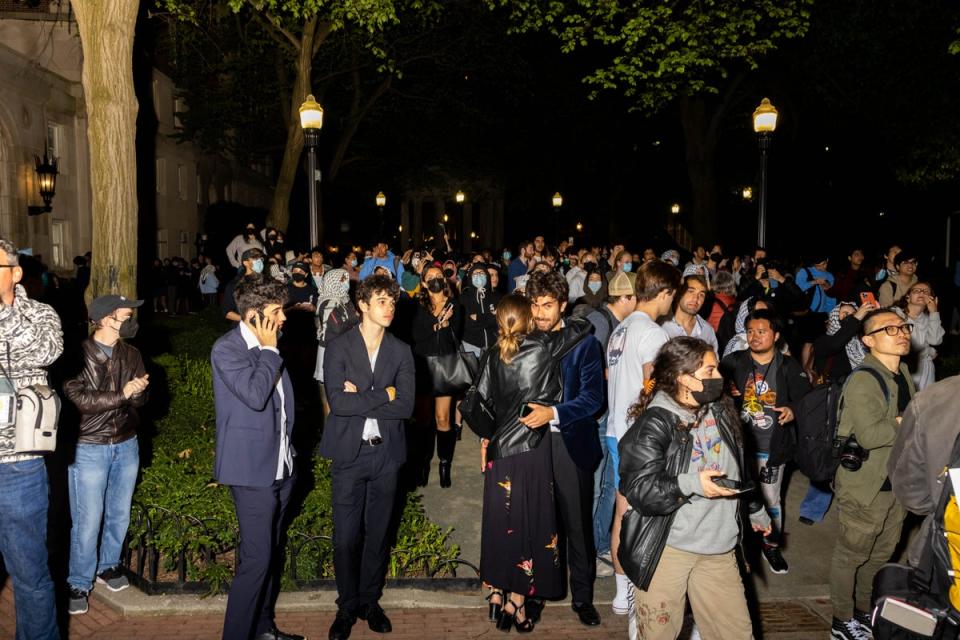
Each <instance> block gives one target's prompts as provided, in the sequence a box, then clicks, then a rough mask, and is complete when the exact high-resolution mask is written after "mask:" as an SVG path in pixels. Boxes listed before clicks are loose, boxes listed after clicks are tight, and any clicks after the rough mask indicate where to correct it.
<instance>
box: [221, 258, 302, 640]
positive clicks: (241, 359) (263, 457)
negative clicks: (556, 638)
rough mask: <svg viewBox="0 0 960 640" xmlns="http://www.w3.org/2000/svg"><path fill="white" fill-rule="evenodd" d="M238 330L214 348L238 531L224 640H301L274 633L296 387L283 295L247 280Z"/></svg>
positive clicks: (224, 455) (269, 284) (281, 289)
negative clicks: (285, 337)
mask: <svg viewBox="0 0 960 640" xmlns="http://www.w3.org/2000/svg"><path fill="white" fill-rule="evenodd" d="M234 297H235V299H236V303H237V311H238V313H239V315H240V322H239V323H237V326H236V327H234V328H233V329H231V330H230V331H228V332H227V333H226V334H225V335H224V336H222V337H221V338H220V339H219V340H217V342H216V344H214V345H213V352H212V353H211V355H210V361H211V363H212V365H213V397H214V402H215V404H216V414H217V443H216V458H215V460H214V470H213V472H214V477H215V478H216V480H217V482H219V483H221V484H224V485H227V486H229V487H230V493H231V494H232V496H233V503H234V505H235V506H236V512H237V522H238V523H239V525H240V545H239V547H238V549H237V570H236V576H235V577H234V579H233V583H232V584H231V585H230V597H229V598H228V599H227V612H226V615H225V617H224V623H223V638H224V640H235V639H237V638H254V639H255V640H303V636H299V635H295V634H290V633H284V632H282V631H279V630H277V627H276V624H275V623H274V605H275V604H276V602H277V596H278V595H279V594H280V571H281V570H282V569H283V548H284V543H285V533H286V528H287V521H286V519H285V515H286V509H287V505H288V503H289V502H290V494H291V492H292V490H293V485H294V479H295V477H296V474H295V472H294V465H293V457H294V455H296V454H295V452H294V450H293V444H292V443H291V435H292V433H293V414H294V401H293V386H291V384H290V377H289V376H288V375H287V372H286V369H285V368H284V366H283V360H282V359H281V357H280V352H279V351H278V350H277V334H278V333H279V331H280V328H281V327H282V326H283V323H284V320H286V316H285V315H284V313H283V306H284V304H286V302H287V290H286V287H285V286H284V285H282V284H280V283H279V282H277V281H276V280H273V279H272V278H268V277H266V276H263V275H260V274H255V275H250V276H246V277H244V278H243V279H242V280H241V281H240V282H239V283H238V285H237V288H236V290H235V292H234Z"/></svg>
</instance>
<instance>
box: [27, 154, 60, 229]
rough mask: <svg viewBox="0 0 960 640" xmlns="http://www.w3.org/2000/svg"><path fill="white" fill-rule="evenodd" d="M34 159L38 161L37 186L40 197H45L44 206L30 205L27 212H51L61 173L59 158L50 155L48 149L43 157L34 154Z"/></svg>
mask: <svg viewBox="0 0 960 640" xmlns="http://www.w3.org/2000/svg"><path fill="white" fill-rule="evenodd" d="M34 160H35V162H36V169H35V171H36V172H37V186H38V190H39V191H40V197H41V198H42V199H43V206H42V207H33V206H31V207H28V208H27V213H28V214H30V215H32V216H36V215H40V214H41V213H49V212H50V211H52V210H53V207H52V206H51V204H50V203H51V202H53V197H54V196H55V195H57V175H58V174H59V171H58V169H57V165H58V161H57V158H51V157H49V156H48V155H47V152H46V151H44V152H43V158H40V156H34Z"/></svg>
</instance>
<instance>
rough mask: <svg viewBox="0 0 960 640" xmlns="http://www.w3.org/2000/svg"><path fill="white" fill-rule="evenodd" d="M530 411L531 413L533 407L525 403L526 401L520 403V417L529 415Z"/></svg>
mask: <svg viewBox="0 0 960 640" xmlns="http://www.w3.org/2000/svg"><path fill="white" fill-rule="evenodd" d="M531 413H533V408H532V407H531V406H530V405H529V404H527V403H526V402H524V403H523V404H522V405H520V417H521V418H526V417H527V416H528V415H530V414H531Z"/></svg>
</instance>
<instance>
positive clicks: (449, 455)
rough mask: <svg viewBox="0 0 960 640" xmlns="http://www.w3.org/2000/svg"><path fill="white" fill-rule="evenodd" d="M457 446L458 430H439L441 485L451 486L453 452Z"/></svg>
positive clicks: (438, 452)
mask: <svg viewBox="0 0 960 640" xmlns="http://www.w3.org/2000/svg"><path fill="white" fill-rule="evenodd" d="M456 448H457V433H456V431H453V430H450V431H437V457H438V458H439V459H440V486H441V487H443V488H444V489H447V488H449V487H450V465H451V464H452V463H453V452H454V449H456Z"/></svg>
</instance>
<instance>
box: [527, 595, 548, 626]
mask: <svg viewBox="0 0 960 640" xmlns="http://www.w3.org/2000/svg"><path fill="white" fill-rule="evenodd" d="M543 607H544V601H543V600H541V599H540V598H527V601H526V603H524V608H523V611H524V613H526V614H527V620H529V621H530V622H532V623H533V624H539V623H540V615H541V614H542V613H543Z"/></svg>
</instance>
